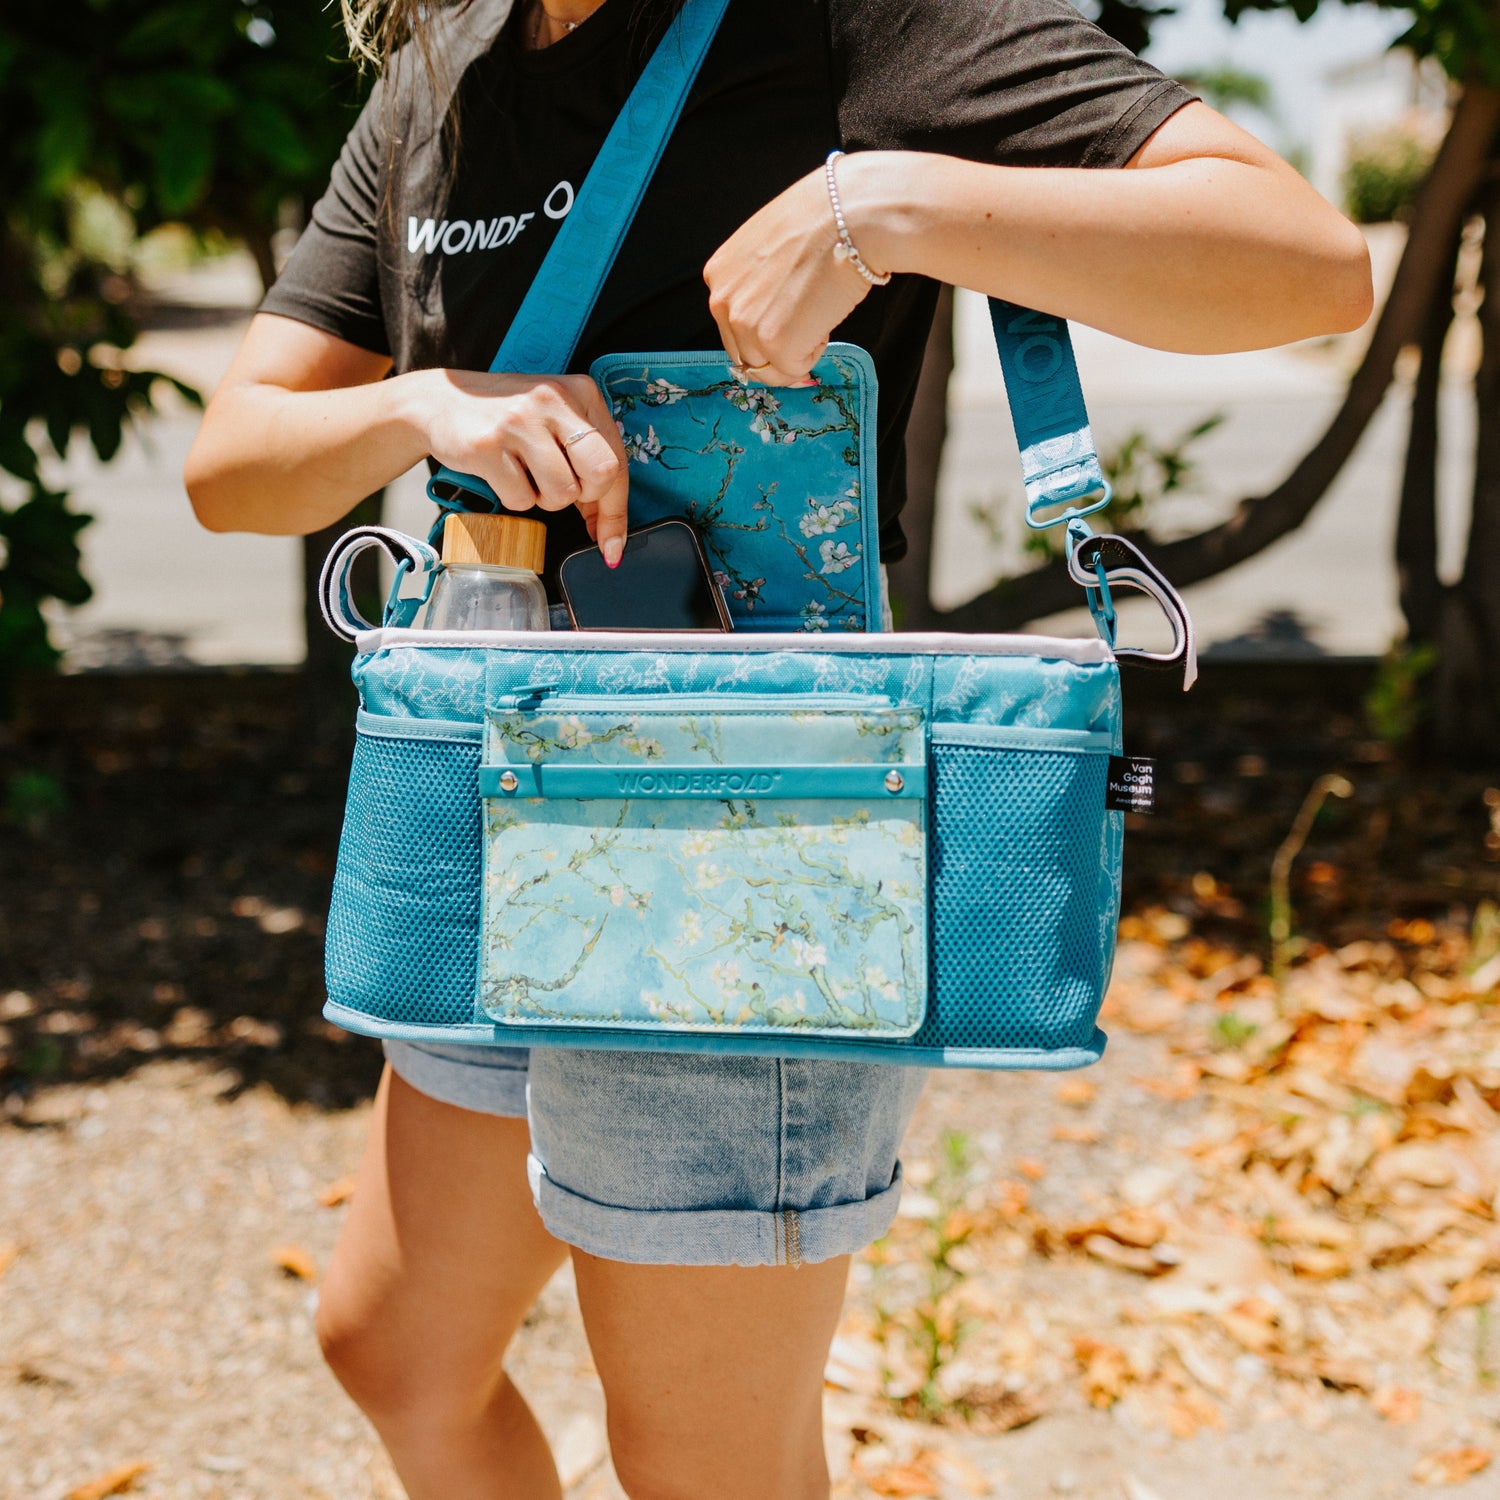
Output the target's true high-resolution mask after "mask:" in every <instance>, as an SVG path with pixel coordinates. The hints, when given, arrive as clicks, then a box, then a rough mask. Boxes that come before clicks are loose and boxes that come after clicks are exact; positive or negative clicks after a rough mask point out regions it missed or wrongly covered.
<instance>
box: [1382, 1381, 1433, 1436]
mask: <svg viewBox="0 0 1500 1500" xmlns="http://www.w3.org/2000/svg"><path fill="white" fill-rule="evenodd" d="M1370 1405H1371V1406H1373V1407H1374V1408H1375V1410H1376V1411H1378V1412H1379V1413H1380V1415H1381V1416H1382V1417H1384V1418H1385V1419H1386V1421H1387V1422H1389V1423H1390V1424H1391V1425H1392V1426H1393V1427H1401V1426H1404V1425H1405V1424H1406V1423H1407V1422H1415V1421H1416V1420H1417V1418H1418V1417H1419V1416H1421V1414H1422V1393H1421V1392H1420V1391H1414V1390H1412V1389H1411V1388H1410V1387H1409V1386H1404V1385H1383V1386H1381V1388H1380V1389H1379V1390H1378V1391H1376V1392H1375V1394H1374V1395H1373V1396H1372V1397H1371V1398H1370Z"/></svg>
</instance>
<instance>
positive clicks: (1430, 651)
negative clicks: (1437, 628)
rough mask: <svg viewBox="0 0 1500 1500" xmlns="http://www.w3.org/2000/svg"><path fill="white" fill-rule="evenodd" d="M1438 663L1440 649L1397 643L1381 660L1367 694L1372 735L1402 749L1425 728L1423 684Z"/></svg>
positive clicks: (1425, 696) (1366, 710)
mask: <svg viewBox="0 0 1500 1500" xmlns="http://www.w3.org/2000/svg"><path fill="white" fill-rule="evenodd" d="M1437 664H1438V652H1437V647H1436V646H1433V645H1431V644H1427V645H1421V646H1412V645H1410V644H1409V643H1408V642H1406V641H1397V642H1396V643H1395V644H1394V645H1392V646H1391V648H1390V649H1389V650H1388V651H1387V652H1386V653H1385V655H1384V656H1383V657H1381V659H1380V670H1379V671H1378V672H1377V673H1376V674H1375V681H1374V683H1373V685H1372V686H1371V688H1370V691H1369V692H1368V693H1367V694H1366V695H1365V721H1366V722H1367V723H1368V724H1369V726H1370V732H1371V733H1372V734H1374V735H1375V736H1377V737H1378V738H1379V739H1381V740H1384V741H1385V743H1386V744H1387V745H1391V746H1394V747H1395V748H1397V749H1400V748H1401V747H1402V746H1404V745H1406V744H1407V743H1409V742H1410V740H1411V738H1412V736H1413V735H1414V734H1416V732H1417V730H1418V729H1420V728H1421V726H1422V723H1423V719H1424V717H1425V714H1426V710H1427V697H1428V695H1427V693H1426V692H1425V690H1424V688H1423V682H1424V681H1425V679H1426V678H1428V677H1429V676H1431V674H1432V671H1433V669H1434V668H1435V667H1436V666H1437Z"/></svg>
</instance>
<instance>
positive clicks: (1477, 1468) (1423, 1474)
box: [1411, 1444, 1495, 1484]
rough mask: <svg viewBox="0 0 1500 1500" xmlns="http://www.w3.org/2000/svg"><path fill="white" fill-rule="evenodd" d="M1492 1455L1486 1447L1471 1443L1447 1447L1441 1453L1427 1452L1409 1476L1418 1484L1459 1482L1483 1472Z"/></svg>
mask: <svg viewBox="0 0 1500 1500" xmlns="http://www.w3.org/2000/svg"><path fill="white" fill-rule="evenodd" d="M1494 1457H1495V1455H1494V1454H1493V1453H1492V1452H1491V1451H1490V1450H1489V1449H1488V1448H1479V1447H1476V1446H1474V1445H1472V1444H1471V1445H1469V1446H1468V1447H1465V1448H1449V1449H1446V1450H1445V1451H1444V1452H1442V1453H1429V1454H1428V1455H1427V1457H1426V1458H1424V1459H1422V1460H1421V1461H1420V1462H1419V1463H1418V1464H1417V1466H1416V1468H1414V1469H1413V1470H1412V1471H1411V1477H1412V1478H1413V1479H1414V1480H1416V1482H1417V1483H1418V1484H1461V1483H1462V1482H1463V1481H1464V1480H1465V1479H1472V1478H1473V1477H1474V1475H1476V1474H1480V1473H1483V1471H1484V1470H1485V1469H1487V1468H1489V1466H1490V1464H1491V1462H1492V1461H1493V1460H1494Z"/></svg>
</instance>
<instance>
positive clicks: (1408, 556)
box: [1396, 235, 1459, 647]
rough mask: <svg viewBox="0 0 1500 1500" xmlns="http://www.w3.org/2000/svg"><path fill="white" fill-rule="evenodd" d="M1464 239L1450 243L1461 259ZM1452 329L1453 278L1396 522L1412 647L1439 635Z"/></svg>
mask: <svg viewBox="0 0 1500 1500" xmlns="http://www.w3.org/2000/svg"><path fill="white" fill-rule="evenodd" d="M1458 247H1459V236H1456V235H1455V236H1454V238H1453V240H1452V241H1451V244H1450V255H1451V256H1452V260H1451V261H1450V265H1451V264H1454V263H1456V262H1457V259H1458ZM1452 326H1453V277H1451V276H1448V277H1442V278H1440V279H1439V280H1438V282H1437V284H1436V286H1435V287H1434V289H1433V296H1432V301H1431V303H1430V304H1429V305H1428V308H1427V318H1426V322H1425V323H1424V324H1423V327H1422V337H1421V342H1420V346H1419V348H1420V355H1421V364H1420V365H1419V366H1418V368H1417V378H1416V382H1415V384H1414V386H1413V388H1412V396H1411V423H1410V428H1409V432H1408V437H1407V442H1406V465H1405V470H1404V472H1403V474H1402V478H1401V507H1400V510H1399V512H1398V513H1397V518H1396V576H1397V579H1398V580H1399V586H1400V594H1401V613H1402V615H1403V616H1404V617H1405V620H1406V639H1407V644H1408V645H1409V646H1413V647H1415V646H1426V645H1430V644H1431V643H1432V641H1433V640H1434V639H1435V638H1436V636H1437V631H1438V616H1439V614H1440V613H1441V610H1442V595H1443V585H1442V581H1441V579H1440V578H1439V577H1438V555H1437V548H1438V533H1437V461H1438V400H1439V396H1440V395H1441V392H1442V384H1443V346H1444V345H1445V344H1446V343H1447V342H1448V330H1449V329H1450V328H1451V327H1452Z"/></svg>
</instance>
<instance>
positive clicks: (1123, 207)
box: [705, 103, 1371, 381]
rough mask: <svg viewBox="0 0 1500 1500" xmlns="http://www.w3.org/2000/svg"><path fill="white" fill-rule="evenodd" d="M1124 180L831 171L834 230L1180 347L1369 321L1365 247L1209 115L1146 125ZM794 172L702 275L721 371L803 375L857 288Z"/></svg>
mask: <svg viewBox="0 0 1500 1500" xmlns="http://www.w3.org/2000/svg"><path fill="white" fill-rule="evenodd" d="M1129 167H1130V170H1118V171H1111V170H1108V169H1100V168H1091V169H1088V168H1062V167H1057V168H1052V167H1035V168H1033V167H1024V168H1023V167H1004V166H992V165H988V164H985V163H980V162H971V161H962V160H959V159H957V158H954V157H947V156H934V155H929V154H926V153H920V152H907V151H869V152H861V153H858V154H856V155H852V156H849V157H845V158H843V159H841V160H840V161H839V163H838V166H837V172H838V186H839V195H840V198H841V199H842V201H843V207H844V214H845V217H846V219H847V220H848V223H849V228H850V233H851V235H852V238H853V240H854V243H855V245H856V246H857V247H858V249H859V251H860V254H861V256H862V257H863V259H864V260H865V262H866V263H867V264H868V265H869V266H870V267H872V268H873V269H875V270H877V271H887V270H889V271H911V272H918V273H920V274H921V275H924V276H931V277H933V278H935V279H936V280H939V281H946V282H951V283H953V284H954V285H956V286H964V287H970V288H972V289H973V290H975V291H980V292H986V293H989V294H990V295H993V296H997V297H1003V298H1005V299H1006V300H1007V301H1011V302H1016V303H1019V304H1021V305H1022V306H1026V307H1035V308H1038V309H1040V310H1042V311H1044V312H1050V313H1055V314H1058V315H1060V316H1063V317H1067V318H1072V319H1075V320H1077V321H1078V322H1081V323H1087V324H1090V325H1092V326H1093V327H1095V328H1102V329H1104V330H1105V331H1106V332H1109V333H1114V334H1118V335H1119V336H1121V337H1122V338H1127V339H1131V340H1133V341H1134V342H1136V343H1139V344H1147V345H1150V346H1152V347H1154V348H1159V349H1173V350H1179V351H1182V352H1185V353H1195V354H1218V353H1226V352H1228V351H1231V350H1236V349H1253V348H1266V347H1269V346H1271V345H1275V344H1284V343H1289V342H1291V341H1292V340H1294V339H1301V338H1308V337H1310V336H1312V335H1314V334H1321V333H1342V332H1346V331H1348V330H1350V329H1353V328H1357V327H1359V326H1360V324H1361V323H1363V322H1364V321H1365V319H1366V318H1367V317H1368V316H1369V313H1370V305H1371V289H1370V262H1369V256H1368V254H1367V252H1366V249H1365V243H1364V237H1363V236H1362V235H1361V234H1360V232H1359V230H1358V229H1357V228H1356V227H1355V226H1354V225H1353V224H1352V223H1350V222H1349V220H1347V219H1346V218H1345V217H1344V216H1343V215H1342V214H1340V213H1339V212H1338V211H1337V210H1336V209H1334V208H1333V207H1332V206H1331V205H1330V204H1328V203H1327V202H1326V201H1325V200H1324V199H1323V198H1321V197H1320V196H1319V195H1318V194H1317V193H1316V192H1314V190H1313V189H1312V188H1311V187H1310V186H1309V185H1308V184H1307V183H1306V182H1305V181H1304V180H1303V179H1302V178H1301V177H1300V176H1299V175H1298V174H1297V173H1296V172H1295V171H1294V170H1293V169H1292V168H1291V167H1290V166H1288V165H1287V164H1286V163H1285V162H1284V161H1282V160H1281V159H1280V158H1279V157H1278V156H1276V155H1275V153H1274V152H1272V151H1270V150H1268V149H1267V148H1266V147H1265V146H1263V145H1261V144H1260V142H1259V141H1257V140H1256V139H1255V138H1254V137H1253V136H1251V135H1249V134H1248V133H1247V132H1245V131H1243V130H1241V129H1240V128H1239V127H1238V126H1237V125H1234V124H1233V123H1232V122H1230V121H1229V120H1226V119H1225V118H1224V117H1223V116H1222V115H1219V114H1217V113H1216V112H1215V111H1213V110H1212V109H1210V108H1208V106H1207V105H1204V104H1199V103H1192V104H1187V105H1184V106H1183V108H1181V109H1180V110H1178V111H1177V112H1176V113H1175V114H1173V115H1171V116H1169V117H1168V119H1167V120H1166V121H1165V122H1163V124H1162V125H1160V126H1159V127H1158V128H1157V130H1156V131H1155V132H1154V133H1153V134H1152V135H1151V136H1150V138H1149V139H1148V140H1147V141H1146V142H1145V144H1144V145H1143V146H1142V147H1141V149H1140V150H1139V151H1138V152H1137V153H1136V155H1135V157H1134V158H1133V159H1132V160H1131V162H1130V163H1129ZM834 241H835V231H834V227H833V219H832V215H831V213H830V210H829V205H828V194H827V187H826V184H825V182H824V178H823V174H822V172H821V171H819V172H814V173H810V174H809V175H808V176H807V177H805V178H803V179H802V180H801V181H800V182H798V183H796V184H795V185H794V186H793V187H791V188H790V189H788V191H787V192H786V193H783V194H782V195H781V196H780V197H779V198H777V199H775V200H774V201H773V202H772V203H770V204H768V205H767V206H766V208H764V209H763V210H762V211H761V212H760V213H759V214H757V215H756V216H755V217H754V218H752V219H751V220H750V221H749V222H748V223H747V224H746V225H745V226H744V227H743V228H742V229H741V230H740V231H739V232H738V233H736V234H735V235H734V236H733V237H732V238H731V239H729V240H728V241H727V242H726V243H725V245H724V246H723V247H722V248H721V249H720V250H719V251H718V253H717V254H716V255H715V256H714V258H713V259H712V260H711V261H710V262H709V264H708V268H707V271H706V272H705V279H706V280H707V282H708V285H709V289H710V292H711V306H712V307H713V309H714V314H715V317H716V318H717V319H718V321H719V325H720V329H721V331H722V332H723V334H724V338H725V347H726V348H727V349H728V350H729V352H730V355H731V357H732V358H737V359H742V360H744V361H746V362H747V363H749V364H753V365H761V364H764V363H765V362H766V361H767V360H770V361H771V363H772V365H773V369H772V370H771V371H770V372H768V373H769V374H770V375H771V376H772V378H775V379H778V380H786V381H791V380H796V379H799V378H801V377H802V376H804V375H805V374H806V372H807V370H808V369H809V368H810V367H811V364H812V362H813V360H815V359H816V357H817V354H818V352H819V351H820V350H821V348H822V345H823V343H824V342H825V341H826V340H827V338H828V335H829V332H830V331H831V330H832V329H833V328H835V327H837V325H838V324H839V323H840V322H842V321H843V319H844V318H845V317H847V316H848V313H849V311H850V310H851V309H852V308H853V307H854V306H855V305H856V304H857V303H858V302H859V301H860V300H861V298H862V297H864V296H865V295H866V294H867V293H868V292H869V290H870V289H869V287H868V285H867V283H866V282H865V281H864V280H863V279H862V278H861V277H860V276H859V274H858V273H857V272H856V271H855V270H854V269H853V268H852V267H851V266H850V265H849V264H848V263H847V262H844V261H837V260H835V259H834V258H833V256H832V253H831V252H832V247H833V244H834Z"/></svg>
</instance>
